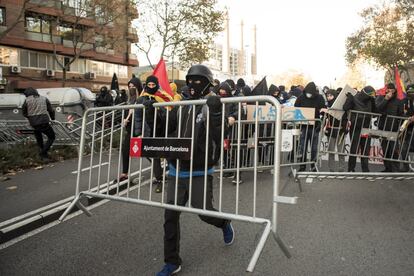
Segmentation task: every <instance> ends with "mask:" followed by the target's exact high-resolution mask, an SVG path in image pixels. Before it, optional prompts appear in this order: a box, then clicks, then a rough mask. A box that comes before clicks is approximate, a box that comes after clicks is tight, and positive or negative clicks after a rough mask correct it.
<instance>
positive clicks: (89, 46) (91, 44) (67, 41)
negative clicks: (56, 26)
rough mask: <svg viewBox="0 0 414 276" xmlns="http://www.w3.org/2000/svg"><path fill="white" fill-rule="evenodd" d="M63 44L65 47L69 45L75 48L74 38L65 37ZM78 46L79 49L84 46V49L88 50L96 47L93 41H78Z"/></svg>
mask: <svg viewBox="0 0 414 276" xmlns="http://www.w3.org/2000/svg"><path fill="white" fill-rule="evenodd" d="M62 45H63V46H64V47H68V48H73V47H74V44H73V41H72V40H66V39H63V40H62ZM76 48H78V49H80V48H82V51H88V50H92V49H94V45H93V43H87V42H78V43H77V45H76Z"/></svg>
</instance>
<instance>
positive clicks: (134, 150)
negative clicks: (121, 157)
mask: <svg viewBox="0 0 414 276" xmlns="http://www.w3.org/2000/svg"><path fill="white" fill-rule="evenodd" d="M141 149H142V138H136V137H133V138H131V143H130V144H129V156H131V157H141V152H142V150H141Z"/></svg>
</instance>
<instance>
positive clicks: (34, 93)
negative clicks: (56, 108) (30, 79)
mask: <svg viewBox="0 0 414 276" xmlns="http://www.w3.org/2000/svg"><path fill="white" fill-rule="evenodd" d="M23 94H24V95H25V96H26V97H29V96H39V93H38V92H37V90H36V89H34V88H33V87H29V88H26V90H24V92H23Z"/></svg>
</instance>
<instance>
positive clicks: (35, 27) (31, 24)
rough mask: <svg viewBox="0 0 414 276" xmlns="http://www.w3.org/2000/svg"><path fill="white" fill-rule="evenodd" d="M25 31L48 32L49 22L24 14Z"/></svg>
mask: <svg viewBox="0 0 414 276" xmlns="http://www.w3.org/2000/svg"><path fill="white" fill-rule="evenodd" d="M25 24H26V31H28V32H35V33H43V34H50V22H49V21H47V20H44V19H41V18H36V17H32V16H26V21H25Z"/></svg>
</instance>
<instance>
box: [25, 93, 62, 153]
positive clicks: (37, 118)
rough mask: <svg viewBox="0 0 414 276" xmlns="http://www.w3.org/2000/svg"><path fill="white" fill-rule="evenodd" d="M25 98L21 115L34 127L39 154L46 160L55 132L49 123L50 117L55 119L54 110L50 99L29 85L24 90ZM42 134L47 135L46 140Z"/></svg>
mask: <svg viewBox="0 0 414 276" xmlns="http://www.w3.org/2000/svg"><path fill="white" fill-rule="evenodd" d="M24 95H25V96H26V100H25V101H24V103H23V105H22V113H23V116H24V117H26V118H27V119H28V120H29V123H30V125H31V126H32V127H33V129H34V135H35V138H36V142H37V145H38V147H39V155H40V158H41V159H42V160H43V161H48V160H49V156H48V154H47V152H48V151H49V149H50V147H51V146H52V144H53V142H54V141H55V138H56V136H55V132H54V130H53V128H52V127H51V125H50V119H52V120H54V119H55V111H54V110H53V108H52V105H51V104H50V101H49V100H48V99H47V98H46V97H43V96H40V95H39V93H38V92H37V90H36V89H34V88H32V87H29V88H27V89H26V90H25V91H24ZM43 134H45V135H46V136H47V142H46V144H44V142H43Z"/></svg>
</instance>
